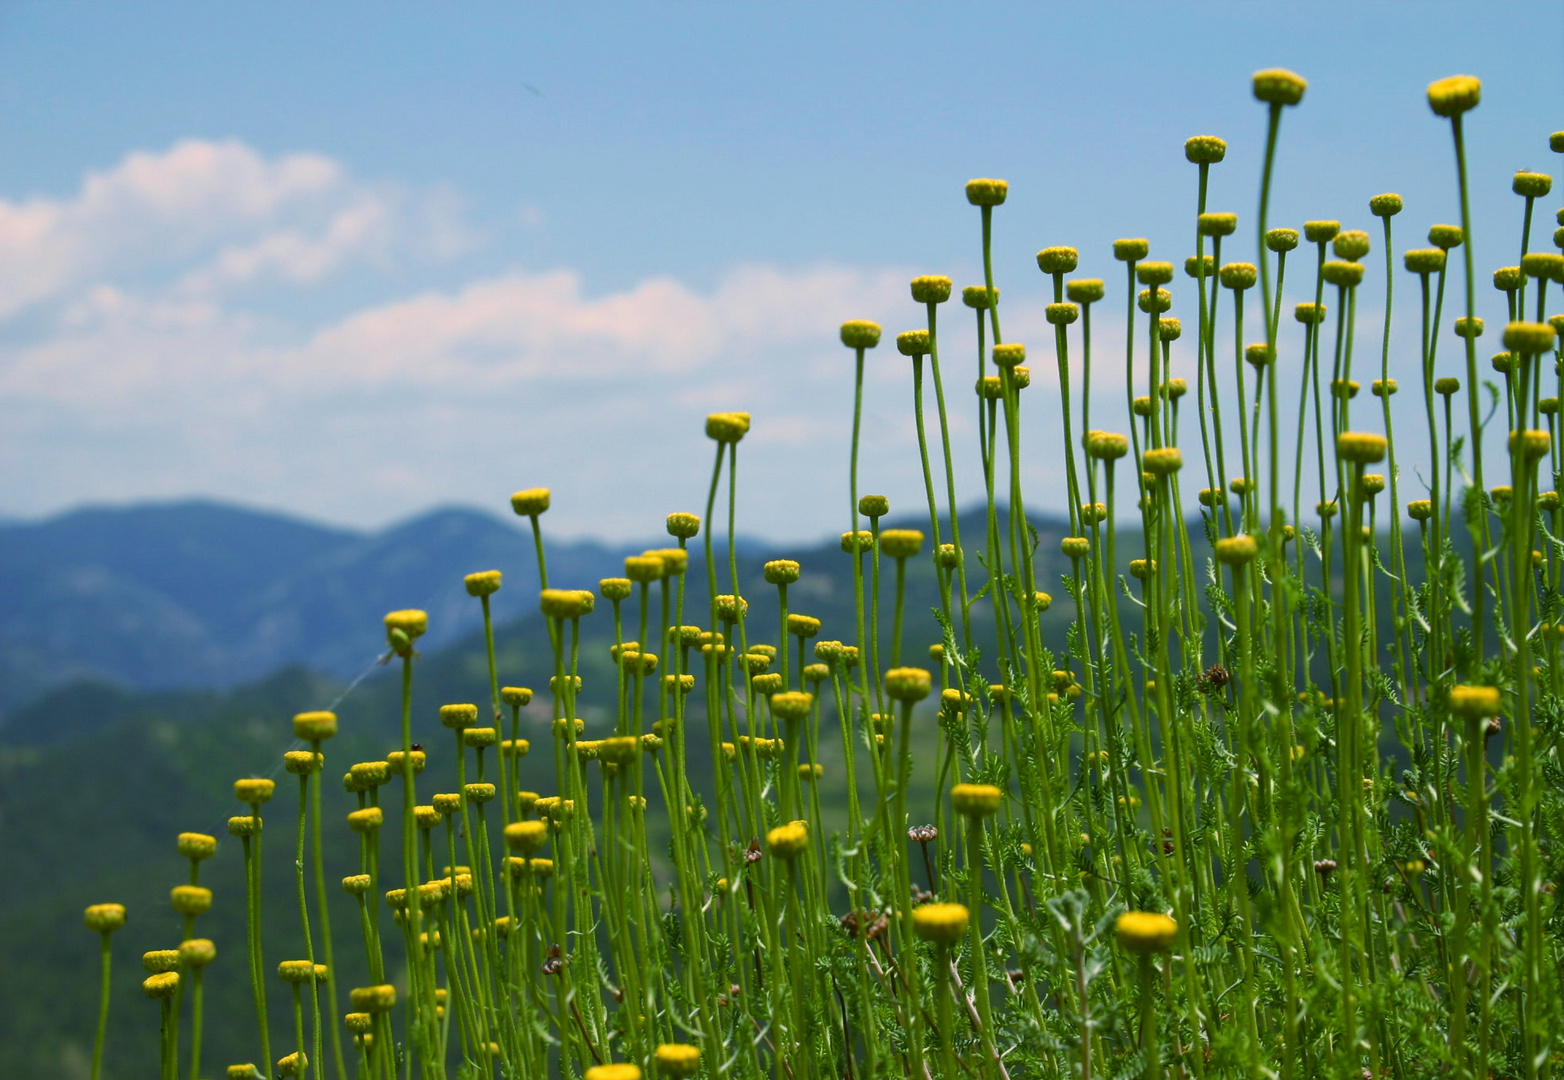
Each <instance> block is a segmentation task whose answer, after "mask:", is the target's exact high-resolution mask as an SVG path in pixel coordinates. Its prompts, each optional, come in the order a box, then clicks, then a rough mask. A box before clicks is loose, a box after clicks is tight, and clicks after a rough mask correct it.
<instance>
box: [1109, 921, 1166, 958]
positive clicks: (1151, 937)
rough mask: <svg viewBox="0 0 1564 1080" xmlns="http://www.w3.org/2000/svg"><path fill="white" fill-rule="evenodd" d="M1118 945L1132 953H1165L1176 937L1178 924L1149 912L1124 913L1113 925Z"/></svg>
mask: <svg viewBox="0 0 1564 1080" xmlns="http://www.w3.org/2000/svg"><path fill="white" fill-rule="evenodd" d="M1114 932H1115V933H1116V934H1117V935H1118V938H1119V944H1120V945H1122V946H1124V948H1126V949H1128V950H1129V951H1130V952H1132V953H1154V952H1167V951H1168V949H1169V948H1170V947H1171V946H1172V944H1173V939H1174V938H1175V937H1177V936H1178V924H1177V923H1176V922H1174V921H1173V920H1172V919H1170V918H1168V916H1166V915H1161V914H1157V913H1155V912H1150V911H1126V912H1125V913H1124V914H1123V915H1120V916H1119V919H1118V922H1116V923H1115V924H1114Z"/></svg>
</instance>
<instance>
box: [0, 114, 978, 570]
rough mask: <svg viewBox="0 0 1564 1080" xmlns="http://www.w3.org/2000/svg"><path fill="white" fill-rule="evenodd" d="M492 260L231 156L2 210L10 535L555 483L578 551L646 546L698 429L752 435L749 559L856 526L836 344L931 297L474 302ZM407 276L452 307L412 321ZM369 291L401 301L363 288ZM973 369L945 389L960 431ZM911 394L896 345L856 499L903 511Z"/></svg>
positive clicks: (734, 287)
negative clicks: (211, 510) (480, 263)
mask: <svg viewBox="0 0 1564 1080" xmlns="http://www.w3.org/2000/svg"><path fill="white" fill-rule="evenodd" d="M488 240H489V238H488V237H486V236H484V235H483V234H482V232H481V231H479V230H477V229H474V228H472V227H471V226H470V225H469V224H468V223H466V222H465V221H464V219H463V217H462V215H461V212H460V205H459V200H457V199H455V198H454V197H453V196H452V195H451V194H450V193H449V192H410V191H406V190H402V189H400V188H398V187H396V186H394V185H387V184H375V183H368V182H365V181H363V180H361V179H358V178H356V177H354V176H352V175H351V174H350V173H349V171H348V170H347V169H345V168H344V167H343V166H342V165H341V164H340V163H338V162H335V161H333V160H332V159H330V158H327V157H323V156H321V155H316V154H287V155H281V156H276V157H267V156H265V155H263V154H261V153H259V152H257V151H256V150H254V149H253V148H251V147H248V146H246V145H245V144H243V143H241V142H237V141H232V140H229V141H224V142H202V141H187V142H182V143H179V144H178V145H175V146H173V147H171V148H169V149H167V150H166V151H163V152H160V153H136V154H132V155H130V156H128V157H126V158H125V159H124V160H123V161H121V162H120V163H119V164H117V165H116V166H114V167H113V168H112V169H109V170H107V171H104V172H98V173H92V174H90V175H88V176H87V177H85V178H84V180H83V182H82V184H81V186H80V189H79V190H78V191H77V192H76V193H74V194H73V195H72V196H70V197H68V198H32V199H27V200H23V201H3V200H0V432H3V433H0V460H3V462H4V467H5V469H6V473H7V475H8V476H9V477H11V478H12V483H10V484H8V485H7V491H6V493H5V496H4V500H5V505H4V506H3V507H0V509H3V510H6V511H9V512H13V513H18V512H19V513H23V514H38V513H44V512H50V511H53V510H56V509H59V508H61V507H63V506H66V505H71V504H75V503H79V502H83V501H124V500H133V499H139V498H155V497H173V496H182V495H189V494H205V495H217V496H222V497H228V498H233V499H238V500H243V501H247V502H259V503H263V504H270V505H276V506H281V507H286V508H289V509H292V510H294V511H296V512H301V513H305V514H310V515H315V516H320V517H325V518H329V519H332V520H337V521H345V522H352V523H358V524H365V525H371V524H379V523H382V522H385V521H387V520H391V519H394V518H397V517H400V516H403V515H406V514H409V513H412V512H416V511H418V510H421V509H424V508H426V507H428V506H430V505H433V504H438V503H446V502H466V503H473V504H478V505H485V506H489V507H492V508H496V509H503V508H504V506H505V501H504V500H505V497H506V496H507V495H508V493H509V492H510V491H511V490H513V489H515V488H519V487H527V486H534V485H547V486H551V487H554V488H556V489H557V496H556V507H557V512H556V514H555V515H554V518H553V519H552V520H553V523H554V524H555V525H556V527H558V528H560V529H562V530H563V531H565V532H568V533H573V534H583V533H597V534H605V535H614V536H624V535H647V534H649V533H653V532H655V531H656V530H657V528H658V527H659V525H660V522H661V518H662V515H664V514H665V513H667V512H668V511H670V510H675V509H699V508H700V507H699V504H700V503H702V502H703V501H704V495H705V490H706V484H707V477H708V476H709V470H710V466H711V444H709V443H708V442H707V441H706V440H705V439H704V437H703V435H702V426H701V420H702V417H703V416H704V415H705V414H706V413H707V412H710V411H713V410H716V409H747V410H749V411H750V412H752V413H754V414H755V429H754V434H753V435H752V437H751V438H750V439H749V440H748V441H746V443H745V444H744V448H743V454H742V455H741V465H740V468H741V471H743V472H744V473H745V474H746V475H747V476H748V477H750V478H751V479H752V481H753V482H752V483H750V484H747V485H745V486H744V490H745V492H746V494H745V495H744V497H743V502H742V504H741V515H742V520H743V522H744V526H745V528H746V529H747V531H751V532H756V533H760V534H767V533H770V534H774V535H776V536H778V537H779V538H788V539H793V538H802V537H807V536H816V535H818V534H819V533H820V532H821V531H825V530H829V529H832V528H839V527H840V525H841V523H840V522H838V520H837V519H839V518H845V516H846V505H845V504H846V451H847V445H848V440H847V431H848V425H849V419H850V410H851V392H852V360H851V354H850V353H848V352H847V351H846V350H845V349H843V348H842V347H841V346H840V345H839V344H837V343H836V328H837V326H838V324H839V323H840V322H842V321H843V320H844V319H847V318H861V317H870V318H879V319H881V320H882V321H885V322H886V324H887V327H886V328H887V332H888V335H889V334H890V333H893V332H894V330H895V329H897V327H896V326H894V325H893V323H892V320H893V319H894V318H896V317H900V318H903V319H906V320H907V322H908V324H909V325H910V324H915V323H916V321H917V319H918V315H919V312H918V310H917V309H916V308H914V307H913V306H912V305H911V304H910V302H909V300H908V298H907V294H906V288H907V286H906V282H907V279H908V277H909V276H910V273H911V272H912V271H911V270H909V269H906V268H863V267H846V266H839V265H814V266H805V267H795V268H779V267H775V266H760V265H750V266H735V267H732V268H730V269H729V270H728V271H726V272H725V273H723V274H721V275H720V276H719V277H718V278H717V280H716V281H715V282H714V283H713V284H712V285H711V286H710V287H707V288H695V287H692V286H690V285H688V284H686V283H683V282H680V281H677V280H673V279H671V278H666V277H654V278H650V279H646V280H643V281H640V282H638V283H635V284H633V285H631V286H629V287H626V288H624V289H623V290H622V291H618V292H610V293H594V292H592V291H591V289H590V287H589V283H587V282H584V281H583V280H582V279H581V278H580V276H579V275H578V274H576V273H575V272H573V271H572V270H571V269H569V268H548V269H534V268H525V267H517V268H513V269H509V270H503V271H498V272H491V273H488V274H485V275H480V276H464V275H463V273H462V256H463V255H465V254H466V253H468V252H470V251H473V250H475V249H478V248H480V247H482V246H483V245H484V244H485V243H486V242H487V241H488ZM409 267H411V268H421V269H424V270H427V269H428V268H430V267H437V268H440V272H441V274H442V275H443V277H444V278H445V279H446V281H447V284H444V285H441V286H440V287H431V288H420V289H415V290H409V291H407V292H405V293H399V292H398V291H397V290H398V288H399V287H400V286H399V277H398V275H399V274H400V273H401V272H402V271H403V270H405V269H407V268H409ZM365 281H371V282H375V283H377V284H376V288H378V289H379V291H380V293H381V294H382V295H381V298H379V299H377V300H375V301H373V302H369V303H364V302H363V301H362V299H361V297H359V298H355V290H354V289H353V288H345V287H344V286H345V285H353V284H355V283H362V282H365ZM359 291H360V292H361V291H362V290H359ZM339 295H342V296H345V297H346V298H345V299H344V300H342V301H341V302H336V301H333V300H332V298H333V297H335V296H339ZM303 313H307V314H303ZM965 314H968V313H965V312H963V315H965ZM970 365H971V360H970V359H964V360H963V361H962V365H961V366H962V369H963V372H964V373H963V374H962V375H960V376H959V377H952V378H954V380H955V382H959V384H960V386H961V387H962V388H963V392H962V393H960V394H959V395H956V396H955V401H956V403H957V404H956V406H953V408H955V407H959V408H960V409H962V410H963V412H965V411H970V410H969V409H968V408H967V403H968V402H969V401H970V398H969V396H968V394H969V392H970V387H969V384H970V380H971V375H970V374H967V373H965V369H966V368H968V367H969V366H970ZM907 367H908V362H907V361H906V359H905V358H903V357H900V356H898V355H896V353H895V350H894V347H893V346H891V344H890V342H889V341H887V343H886V345H885V346H884V347H882V348H881V349H879V350H877V351H876V352H875V353H873V354H871V358H870V361H869V364H868V373H867V375H868V385H869V394H868V405H867V408H866V421H865V442H866V450H865V456H864V467H863V476H864V480H863V485H862V486H863V489H864V490H888V491H890V492H892V493H893V494H895V495H902V494H904V495H905V498H903V499H902V500H901V505H903V506H904V507H905V508H906V509H908V510H909V511H910V510H912V509H914V508H915V507H916V506H917V505H919V503H920V502H921V473H920V472H919V469H918V464H917V458H916V455H915V454H909V450H910V449H912V448H913V447H914V446H915V442H914V435H913V428H912V419H911V410H910V379H909V377H908V370H907ZM954 422H955V424H956V427H957V431H958V440H961V439H963V438H964V437H965V436H964V434H963V433H965V432H969V431H970V425H967V424H965V422H964V416H962V415H957V416H955V417H954ZM964 445H965V444H963V446H964ZM968 456H969V457H970V456H971V454H970V453H969V454H968ZM974 471H975V470H974ZM970 493H971V494H973V495H975V494H976V489H971V492H970ZM826 499H829V500H831V502H829V503H823V500H826ZM835 502H841V503H842V504H843V505H842V506H841V507H836V506H835V505H834V504H835Z"/></svg>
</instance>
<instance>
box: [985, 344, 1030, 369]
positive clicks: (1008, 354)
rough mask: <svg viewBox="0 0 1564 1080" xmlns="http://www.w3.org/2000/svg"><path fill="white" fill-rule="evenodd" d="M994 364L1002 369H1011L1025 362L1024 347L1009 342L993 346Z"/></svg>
mask: <svg viewBox="0 0 1564 1080" xmlns="http://www.w3.org/2000/svg"><path fill="white" fill-rule="evenodd" d="M993 356H994V364H995V365H996V366H998V367H1002V368H1013V367H1015V366H1016V365H1017V364H1020V363H1024V362H1025V361H1026V346H1025V345H1022V344H1020V343H1018V342H1009V343H1006V344H1003V345H995V346H994V353H993Z"/></svg>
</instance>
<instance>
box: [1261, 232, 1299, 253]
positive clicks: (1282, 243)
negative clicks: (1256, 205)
mask: <svg viewBox="0 0 1564 1080" xmlns="http://www.w3.org/2000/svg"><path fill="white" fill-rule="evenodd" d="M1297 246H1298V230H1297V229H1267V230H1266V233H1265V247H1266V250H1267V251H1275V252H1278V253H1281V252H1288V251H1291V250H1293V249H1294V248H1296V247H1297Z"/></svg>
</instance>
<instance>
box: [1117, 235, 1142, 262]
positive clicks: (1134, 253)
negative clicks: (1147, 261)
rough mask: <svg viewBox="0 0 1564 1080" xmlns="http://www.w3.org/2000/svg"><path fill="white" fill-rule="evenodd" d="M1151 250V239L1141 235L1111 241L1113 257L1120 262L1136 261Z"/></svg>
mask: <svg viewBox="0 0 1564 1080" xmlns="http://www.w3.org/2000/svg"><path fill="white" fill-rule="evenodd" d="M1150 252H1151V241H1149V240H1146V239H1144V238H1143V237H1136V238H1134V239H1131V240H1115V241H1114V242H1113V257H1114V258H1115V259H1118V260H1119V261H1120V262H1138V261H1139V260H1141V259H1144V258H1145V257H1146V256H1147V255H1148V254H1150Z"/></svg>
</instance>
